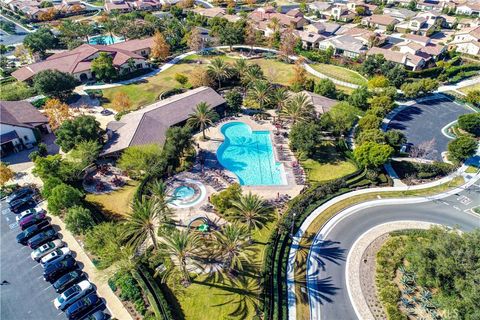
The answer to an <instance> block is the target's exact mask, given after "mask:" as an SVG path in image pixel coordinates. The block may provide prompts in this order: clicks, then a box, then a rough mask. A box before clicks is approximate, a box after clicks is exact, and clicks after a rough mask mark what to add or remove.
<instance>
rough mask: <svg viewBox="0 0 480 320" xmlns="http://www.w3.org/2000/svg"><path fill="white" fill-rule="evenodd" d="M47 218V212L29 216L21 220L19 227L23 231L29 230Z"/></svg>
mask: <svg viewBox="0 0 480 320" xmlns="http://www.w3.org/2000/svg"><path fill="white" fill-rule="evenodd" d="M46 216H47V212H46V211H43V212H39V213H35V214H32V215H28V216H26V217H23V218H22V219H20V221H18V225H19V226H20V228H21V229H22V230H24V229H25V228H28V227H30V226H32V225H34V224H38V223H39V222H40V221H42V220H44V219H45V217H46Z"/></svg>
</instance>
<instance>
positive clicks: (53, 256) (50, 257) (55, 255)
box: [40, 247, 70, 266]
mask: <svg viewBox="0 0 480 320" xmlns="http://www.w3.org/2000/svg"><path fill="white" fill-rule="evenodd" d="M67 254H70V249H69V248H68V247H63V248H58V249H56V250H54V251H52V252H50V253H49V254H47V255H45V256H44V257H43V258H42V259H41V260H40V263H41V264H42V266H45V265H46V264H47V263H50V262H54V261H55V260H57V259H59V258H60V257H62V256H64V255H67Z"/></svg>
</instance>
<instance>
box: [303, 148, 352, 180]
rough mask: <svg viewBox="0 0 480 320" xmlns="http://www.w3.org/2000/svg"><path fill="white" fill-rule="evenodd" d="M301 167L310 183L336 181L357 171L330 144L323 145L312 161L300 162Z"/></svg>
mask: <svg viewBox="0 0 480 320" xmlns="http://www.w3.org/2000/svg"><path fill="white" fill-rule="evenodd" d="M302 166H303V168H304V169H305V172H306V173H307V177H308V180H309V181H310V182H312V183H317V182H324V181H328V180H333V179H337V178H340V177H343V176H346V175H348V174H350V173H353V172H355V171H356V170H357V167H356V166H355V164H353V162H351V161H349V160H348V159H346V158H345V157H344V156H343V155H342V154H341V153H339V152H338V151H337V150H336V148H335V146H334V145H333V144H332V143H324V144H323V145H322V146H321V147H320V149H319V150H318V151H317V153H316V154H315V156H314V157H312V159H307V160H304V161H302Z"/></svg>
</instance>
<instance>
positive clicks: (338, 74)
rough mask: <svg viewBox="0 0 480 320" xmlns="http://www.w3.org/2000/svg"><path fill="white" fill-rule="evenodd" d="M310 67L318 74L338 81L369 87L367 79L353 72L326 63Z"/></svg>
mask: <svg viewBox="0 0 480 320" xmlns="http://www.w3.org/2000/svg"><path fill="white" fill-rule="evenodd" d="M310 66H311V67H312V68H313V69H315V70H317V71H318V72H320V73H323V74H324V75H326V76H329V77H332V78H335V79H337V80H340V81H345V82H349V83H353V84H357V85H359V86H365V85H367V79H365V77H363V76H362V75H361V74H359V73H358V72H355V71H353V70H349V69H347V68H342V67H338V66H335V65H333V64H324V63H316V64H311V65H310Z"/></svg>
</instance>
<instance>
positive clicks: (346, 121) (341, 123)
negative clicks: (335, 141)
mask: <svg viewBox="0 0 480 320" xmlns="http://www.w3.org/2000/svg"><path fill="white" fill-rule="evenodd" d="M359 114H360V110H358V109H357V108H355V107H354V106H352V105H351V104H349V103H347V102H340V103H338V104H336V105H334V106H333V107H332V109H331V110H330V111H328V112H327V113H326V114H324V116H323V117H322V119H321V120H322V123H323V124H324V125H325V126H326V127H328V128H329V129H330V130H331V131H333V132H334V133H337V134H344V133H346V132H347V131H348V130H350V129H351V128H352V127H353V124H354V123H355V120H356V119H357V116H358V115H359Z"/></svg>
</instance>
